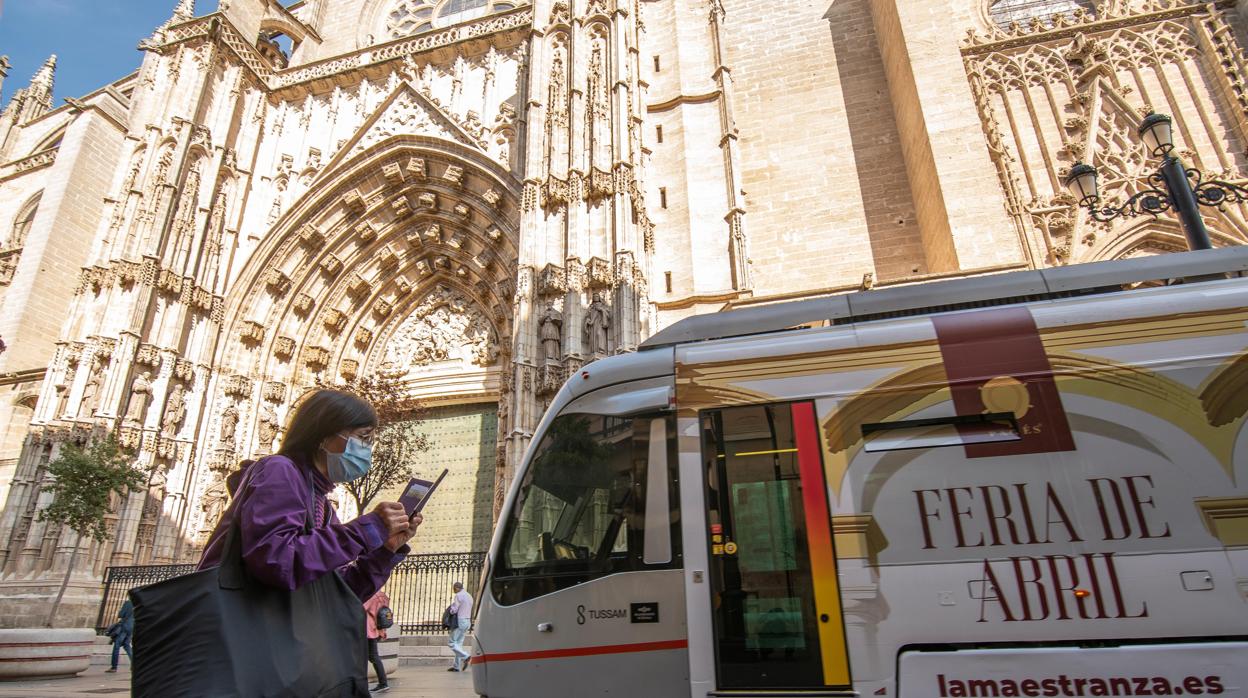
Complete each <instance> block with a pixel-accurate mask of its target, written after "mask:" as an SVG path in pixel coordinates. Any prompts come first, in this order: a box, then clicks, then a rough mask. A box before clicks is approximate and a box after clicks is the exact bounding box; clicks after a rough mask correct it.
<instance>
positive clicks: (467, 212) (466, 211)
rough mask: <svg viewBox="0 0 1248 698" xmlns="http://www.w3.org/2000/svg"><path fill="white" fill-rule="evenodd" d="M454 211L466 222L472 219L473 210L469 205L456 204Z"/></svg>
mask: <svg viewBox="0 0 1248 698" xmlns="http://www.w3.org/2000/svg"><path fill="white" fill-rule="evenodd" d="M453 210H454V211H455V215H456V216H459V217H460V218H462V219H464V220H469V219H470V218H472V209H471V208H469V207H468V204H465V203H462V202H461V203H458V204H455V207H454V209H453Z"/></svg>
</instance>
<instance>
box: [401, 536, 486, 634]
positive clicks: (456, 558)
mask: <svg viewBox="0 0 1248 698" xmlns="http://www.w3.org/2000/svg"><path fill="white" fill-rule="evenodd" d="M485 558H486V554H485V553H443V554H430V555H408V556H407V559H406V560H404V561H403V562H400V563H399V566H398V567H395V568H394V574H392V575H390V581H389V583H387V584H386V593H387V594H389V596H390V609H391V610H393V611H394V620H395V624H396V625H398V626H399V628H400V629H401V630H402V631H403V633H405V634H411V633H415V634H428V633H442V632H446V631H445V630H444V629H443V628H442V613H443V611H445V610H446V607H447V606H448V605H450V603H451V595H452V591H451V585H452V584H454V583H455V582H463V584H464V588H465V589H467V590H468V592H469V593H472V594H475V593H477V583H478V582H479V581H480V579H481V573H482V570H484V569H485Z"/></svg>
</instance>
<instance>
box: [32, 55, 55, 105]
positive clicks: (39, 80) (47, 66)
mask: <svg viewBox="0 0 1248 698" xmlns="http://www.w3.org/2000/svg"><path fill="white" fill-rule="evenodd" d="M55 76H56V54H55V53H54V54H52V55H51V56H48V60H46V61H44V62H43V65H42V66H40V67H39V70H37V71H35V76H34V77H32V78H31V79H30V91H31V92H32V93H33V92H35V91H36V90H39V91H41V92H46V93H47V94H48V97H49V98H51V96H52V79H53V78H54V77H55Z"/></svg>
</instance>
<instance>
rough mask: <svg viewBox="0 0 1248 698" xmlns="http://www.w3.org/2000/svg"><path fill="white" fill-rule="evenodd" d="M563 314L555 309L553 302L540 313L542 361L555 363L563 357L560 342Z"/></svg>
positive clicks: (561, 342)
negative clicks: (544, 311) (542, 313)
mask: <svg viewBox="0 0 1248 698" xmlns="http://www.w3.org/2000/svg"><path fill="white" fill-rule="evenodd" d="M561 327H563V314H562V313H560V312H559V311H558V310H555V304H554V303H549V304H547V305H546V313H545V314H544V315H542V327H541V337H542V360H543V362H544V363H548V364H557V363H559V361H560V360H561V359H562V358H563V351H562V344H563V334H562V332H561V330H560V328H561Z"/></svg>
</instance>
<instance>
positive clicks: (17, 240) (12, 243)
mask: <svg viewBox="0 0 1248 698" xmlns="http://www.w3.org/2000/svg"><path fill="white" fill-rule="evenodd" d="M41 196H43V192H40V193H38V194H35V196H34V198H32V199H31V200H30V201H27V202H26V205H25V206H23V207H22V210H20V211H18V212H17V218H15V219H13V229H12V230H10V231H9V236H8V239H6V240H5V241H4V243H3V244H0V250H13V249H18V248H21V247H22V246H23V245H25V244H26V233H28V232H30V226H31V225H32V224H33V223H34V222H35V213H36V212H37V211H38V210H39V198H40V197H41Z"/></svg>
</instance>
